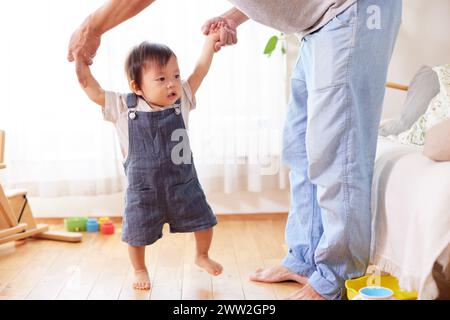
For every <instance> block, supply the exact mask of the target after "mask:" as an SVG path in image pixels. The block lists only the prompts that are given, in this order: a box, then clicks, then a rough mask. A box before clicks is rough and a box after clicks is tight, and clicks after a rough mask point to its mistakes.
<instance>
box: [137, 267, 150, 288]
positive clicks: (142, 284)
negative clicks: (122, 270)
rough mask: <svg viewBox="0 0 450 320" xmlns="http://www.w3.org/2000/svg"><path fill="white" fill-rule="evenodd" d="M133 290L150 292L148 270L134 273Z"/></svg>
mask: <svg viewBox="0 0 450 320" xmlns="http://www.w3.org/2000/svg"><path fill="white" fill-rule="evenodd" d="M133 288H134V289H137V290H150V278H149V276H148V272H147V270H146V269H144V270H136V271H134V282H133Z"/></svg>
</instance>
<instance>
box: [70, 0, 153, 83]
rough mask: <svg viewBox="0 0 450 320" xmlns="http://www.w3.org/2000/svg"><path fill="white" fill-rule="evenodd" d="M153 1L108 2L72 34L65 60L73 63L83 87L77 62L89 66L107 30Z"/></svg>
mask: <svg viewBox="0 0 450 320" xmlns="http://www.w3.org/2000/svg"><path fill="white" fill-rule="evenodd" d="M154 1H155V0H132V1H130V0H109V1H108V2H106V3H105V4H104V5H103V6H101V7H100V8H98V9H97V10H96V11H95V12H93V13H92V14H90V15H89V16H88V17H87V18H86V19H85V20H84V22H83V23H82V24H81V25H80V26H79V27H78V29H77V30H75V32H74V33H73V34H72V37H71V39H70V43H69V49H68V55H67V59H68V60H69V61H70V62H72V61H75V62H76V64H77V66H76V70H77V76H78V80H79V81H80V84H82V85H83V87H84V86H85V85H86V79H85V78H84V77H83V75H82V73H81V72H79V71H80V65H79V63H78V62H79V61H81V62H83V63H85V64H88V65H91V64H92V62H93V58H94V56H95V54H96V52H97V49H98V47H99V46H100V38H101V36H102V35H103V34H104V33H105V32H107V31H108V30H110V29H112V28H114V27H115V26H117V25H119V24H121V23H122V22H124V21H126V20H128V19H130V18H131V17H134V16H135V15H136V14H138V13H139V12H141V11H142V10H143V9H145V8H146V7H148V6H149V5H150V4H151V3H153V2H154Z"/></svg>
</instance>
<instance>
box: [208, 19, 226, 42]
mask: <svg viewBox="0 0 450 320" xmlns="http://www.w3.org/2000/svg"><path fill="white" fill-rule="evenodd" d="M223 29H224V24H223V22H219V23H218V24H217V25H216V26H215V28H211V29H210V30H209V34H208V35H207V36H206V38H207V39H208V40H209V41H211V42H213V43H216V42H217V41H219V40H220V32H221V31H223Z"/></svg>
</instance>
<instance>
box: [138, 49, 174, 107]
mask: <svg viewBox="0 0 450 320" xmlns="http://www.w3.org/2000/svg"><path fill="white" fill-rule="evenodd" d="M181 90H182V89H181V78H180V69H179V67H178V61H177V58H176V57H174V56H172V57H171V58H170V59H169V62H168V63H167V65H166V66H164V67H154V66H149V67H147V68H145V69H144V71H143V74H142V90H141V91H142V92H143V94H144V97H145V98H146V99H147V100H148V102H150V103H151V104H154V105H157V106H161V107H167V106H170V105H172V104H174V103H175V101H177V100H178V99H179V98H180V97H181ZM142 92H141V93H142ZM137 93H138V94H139V92H137Z"/></svg>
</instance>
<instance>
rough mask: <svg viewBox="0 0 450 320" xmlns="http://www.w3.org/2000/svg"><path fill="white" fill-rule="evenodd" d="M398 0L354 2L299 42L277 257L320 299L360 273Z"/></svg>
mask: <svg viewBox="0 0 450 320" xmlns="http://www.w3.org/2000/svg"><path fill="white" fill-rule="evenodd" d="M401 11H402V1H401V0H358V1H357V2H356V3H355V4H353V5H351V6H350V7H349V8H348V9H346V10H345V11H343V12H342V13H340V14H339V15H338V16H336V17H335V18H334V19H332V20H331V21H330V22H328V24H326V25H325V26H324V27H322V28H321V29H319V30H317V31H315V32H314V33H311V34H309V35H307V36H306V37H305V38H303V40H302V42H301V48H300V54H299V57H298V60H297V62H296V65H295V68H294V72H293V76H292V80H291V81H292V83H291V86H292V94H291V99H290V102H289V106H288V114H287V118H286V124H285V129H284V133H283V144H284V145H283V161H284V162H285V163H286V164H287V165H288V166H289V167H290V184H291V205H290V211H289V216H288V221H287V225H286V242H287V244H288V247H289V252H288V253H287V255H286V257H285V259H284V260H283V265H284V266H285V267H287V268H288V269H290V270H292V271H294V272H296V273H298V274H300V275H303V276H306V277H308V278H309V283H310V284H311V286H312V287H313V288H314V289H315V290H316V291H317V292H318V293H319V294H321V295H322V296H323V297H325V298H327V299H340V298H343V294H344V292H345V291H344V290H343V289H344V282H345V280H346V279H350V278H355V277H359V276H362V275H364V273H365V271H366V268H367V265H368V263H369V254H370V252H369V251H370V238H371V235H370V230H371V226H370V220H371V219H370V216H371V207H370V197H371V184H372V176H373V166H374V159H375V152H376V146H377V134H378V125H379V122H380V117H381V111H382V104H383V99H384V94H385V82H386V78H387V70H388V66H389V62H390V59H391V56H392V51H393V48H394V45H395V41H396V37H397V33H398V29H399V26H400V21H401Z"/></svg>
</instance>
